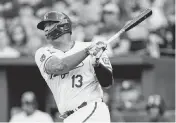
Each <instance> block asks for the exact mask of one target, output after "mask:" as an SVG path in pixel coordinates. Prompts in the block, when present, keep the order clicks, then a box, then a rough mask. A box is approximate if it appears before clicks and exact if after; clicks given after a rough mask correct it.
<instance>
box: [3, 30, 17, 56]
mask: <svg viewBox="0 0 176 123" xmlns="http://www.w3.org/2000/svg"><path fill="white" fill-rule="evenodd" d="M9 43H10V40H9V37H8V35H7V32H6V30H4V29H1V30H0V58H18V57H20V53H19V52H18V51H17V50H16V49H14V48H12V47H10V45H9Z"/></svg>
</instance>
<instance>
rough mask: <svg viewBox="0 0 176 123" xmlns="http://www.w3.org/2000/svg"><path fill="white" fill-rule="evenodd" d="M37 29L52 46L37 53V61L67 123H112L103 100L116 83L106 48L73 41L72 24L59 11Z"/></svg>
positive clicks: (49, 15)
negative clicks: (42, 32)
mask: <svg viewBox="0 0 176 123" xmlns="http://www.w3.org/2000/svg"><path fill="white" fill-rule="evenodd" d="M37 28H38V29H41V30H43V31H44V32H45V36H46V38H47V40H48V45H47V46H44V47H41V48H40V49H38V50H37V51H36V54H35V61H36V64H37V66H38V68H39V70H40V72H41V75H42V76H43V78H44V79H45V81H46V83H47V85H48V86H49V88H50V89H51V92H52V93H53V96H54V99H55V101H56V104H57V107H58V109H59V112H60V113H61V117H62V118H64V122H110V114H109V110H108V107H107V106H106V104H105V103H104V102H103V100H102V98H103V91H102V87H104V88H109V87H110V86H111V85H112V83H113V79H112V78H113V77H112V66H111V64H110V61H109V59H108V57H107V55H106V53H105V52H103V53H102V52H101V51H102V50H103V51H104V50H105V48H106V45H105V44H104V43H103V42H97V43H90V42H88V43H86V42H76V41H72V40H71V33H72V29H71V20H70V19H69V17H68V16H67V15H65V14H64V13H60V12H56V11H51V12H48V13H46V14H45V15H44V19H43V20H42V21H41V22H40V23H38V25H37ZM100 53H102V54H100ZM96 56H101V57H100V58H99V59H96V58H95V57H96Z"/></svg>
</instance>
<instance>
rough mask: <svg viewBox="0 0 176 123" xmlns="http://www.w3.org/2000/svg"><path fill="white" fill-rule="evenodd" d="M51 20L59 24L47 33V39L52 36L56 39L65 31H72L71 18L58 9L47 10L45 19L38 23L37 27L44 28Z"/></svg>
mask: <svg viewBox="0 0 176 123" xmlns="http://www.w3.org/2000/svg"><path fill="white" fill-rule="evenodd" d="M50 22H54V23H57V24H56V25H55V26H54V27H53V28H52V29H51V30H49V31H48V34H46V37H47V39H48V38H50V39H52V40H54V39H57V38H58V37H60V36H61V35H63V34H65V33H70V34H71V33H72V23H71V20H70V18H69V17H68V16H67V15H66V14H64V13H61V12H56V11H51V12H47V13H46V14H45V15H44V17H43V20H42V21H41V22H39V23H38V25H37V28H38V29H40V30H44V28H45V24H46V23H50Z"/></svg>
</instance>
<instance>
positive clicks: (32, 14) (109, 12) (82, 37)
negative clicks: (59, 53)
mask: <svg viewBox="0 0 176 123" xmlns="http://www.w3.org/2000/svg"><path fill="white" fill-rule="evenodd" d="M145 8H150V9H152V10H153V15H152V16H151V17H150V18H149V19H147V20H146V21H144V22H142V23H141V24H140V25H139V26H137V27H135V28H133V29H132V30H130V31H129V32H127V33H125V34H124V35H122V36H120V37H119V39H117V40H115V41H113V42H112V43H111V44H109V46H108V55H109V57H113V56H119V55H129V54H134V55H140V56H141V55H142V56H143V55H147V56H151V57H154V58H159V57H161V56H162V55H167V56H174V55H175V9H174V8H175V1H174V0H130V1H129V0H12V1H11V0H0V57H1V58H6V57H10V58H18V57H22V56H34V54H35V51H36V50H37V49H38V48H39V47H41V46H42V45H45V44H46V43H47V42H46V39H45V37H44V34H43V32H41V31H40V30H37V28H36V25H37V23H38V22H39V21H40V20H41V18H42V16H43V15H44V14H45V13H46V12H47V11H50V10H54V11H61V12H64V13H65V14H67V15H68V16H69V17H70V18H71V20H72V28H73V34H72V39H73V40H76V41H84V42H90V41H107V40H108V39H109V38H110V37H111V36H112V35H113V34H115V33H116V32H117V31H119V30H120V29H121V28H122V27H123V26H124V25H125V24H126V23H128V22H129V20H131V19H132V18H134V17H136V16H137V15H139V13H140V12H141V11H142V10H144V9H145Z"/></svg>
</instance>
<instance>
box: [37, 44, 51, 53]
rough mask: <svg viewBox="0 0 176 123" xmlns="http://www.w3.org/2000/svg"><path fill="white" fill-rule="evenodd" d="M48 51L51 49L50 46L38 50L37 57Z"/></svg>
mask: <svg viewBox="0 0 176 123" xmlns="http://www.w3.org/2000/svg"><path fill="white" fill-rule="evenodd" d="M48 49H50V46H43V47H40V48H39V49H37V50H36V52H35V55H37V54H43V53H44V52H45V51H47V50H48Z"/></svg>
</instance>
